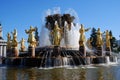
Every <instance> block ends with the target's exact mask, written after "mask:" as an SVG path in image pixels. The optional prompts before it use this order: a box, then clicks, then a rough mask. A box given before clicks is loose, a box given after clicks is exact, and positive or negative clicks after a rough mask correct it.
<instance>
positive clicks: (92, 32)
mask: <svg viewBox="0 0 120 80" xmlns="http://www.w3.org/2000/svg"><path fill="white" fill-rule="evenodd" d="M90 40H92V42H91V45H92V47H93V48H95V47H96V40H97V34H96V29H95V28H92V31H91V36H90Z"/></svg>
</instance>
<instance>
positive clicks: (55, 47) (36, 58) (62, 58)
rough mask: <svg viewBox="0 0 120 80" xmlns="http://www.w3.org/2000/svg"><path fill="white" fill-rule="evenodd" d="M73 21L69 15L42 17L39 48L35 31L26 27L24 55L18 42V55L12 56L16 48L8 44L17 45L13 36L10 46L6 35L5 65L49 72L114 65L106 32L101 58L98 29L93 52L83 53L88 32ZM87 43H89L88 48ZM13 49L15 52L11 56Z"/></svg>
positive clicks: (85, 51)
mask: <svg viewBox="0 0 120 80" xmlns="http://www.w3.org/2000/svg"><path fill="white" fill-rule="evenodd" d="M74 19H75V17H74V16H72V15H70V14H63V15H62V14H53V15H48V16H46V23H45V26H44V28H43V29H44V30H43V29H42V32H43V33H42V32H41V33H42V34H41V35H42V36H40V39H39V40H40V41H39V46H38V42H37V41H36V37H35V36H34V32H35V31H36V28H33V27H32V26H30V29H29V30H25V32H26V34H28V35H29V36H28V43H29V46H28V51H25V49H24V48H25V46H24V39H22V41H21V50H20V52H19V55H18V53H17V52H15V51H16V50H17V48H16V47H17V46H13V47H12V48H11V47H10V44H11V43H12V44H15V43H17V41H16V37H14V34H13V37H14V38H15V41H12V42H10V37H9V36H10V34H9V35H8V42H7V43H8V45H7V46H8V49H7V54H9V55H8V57H6V60H5V64H7V65H17V66H21V65H22V66H27V67H43V68H49V67H61V66H62V67H68V66H69V67H70V66H71V67H74V66H79V65H89V64H100V63H109V62H116V57H115V56H112V55H111V50H110V42H109V41H110V38H111V37H110V36H109V34H108V30H107V31H106V53H105V55H104V54H103V43H104V42H103V40H102V34H104V33H102V32H101V31H100V28H98V30H97V32H96V34H97V41H96V45H97V47H96V50H92V48H91V49H90V52H87V49H86V38H85V32H87V31H89V30H90V28H87V29H85V28H84V26H83V24H81V25H80V29H78V27H77V26H79V25H78V24H75V23H73V21H74ZM75 28H76V29H75ZM14 38H13V40H14ZM37 39H38V38H37ZM22 42H23V44H22ZM90 42H91V41H90V40H89V42H88V43H89V45H90ZM76 43H77V44H76ZM90 46H91V45H90ZM13 48H15V49H16V50H14V52H13ZM11 50H12V52H11ZM91 51H92V54H91ZM13 54H15V55H13ZM88 54H89V55H88ZM11 55H12V56H11Z"/></svg>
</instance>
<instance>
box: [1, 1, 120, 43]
mask: <svg viewBox="0 0 120 80" xmlns="http://www.w3.org/2000/svg"><path fill="white" fill-rule="evenodd" d="M56 7H57V8H60V10H61V13H65V12H66V11H67V10H69V9H73V10H74V11H75V12H76V13H77V15H78V17H79V19H78V22H79V23H80V24H84V26H85V28H88V27H91V28H92V27H94V28H96V29H97V28H98V27H100V28H101V31H102V32H104V31H105V30H112V32H113V36H115V37H116V38H117V39H120V37H119V35H120V28H119V27H120V0H0V23H1V24H2V27H3V38H4V39H5V40H6V39H7V37H6V35H7V32H12V31H13V30H14V29H17V31H18V41H20V40H21V38H22V37H24V38H25V39H27V36H28V35H27V34H26V33H25V29H29V27H30V25H31V26H33V27H34V26H37V27H38V29H39V33H40V30H41V27H42V25H44V23H43V22H44V21H43V20H44V16H45V14H46V11H47V10H48V9H51V10H53V9H54V8H56ZM90 33H91V32H90V31H89V32H87V33H86V35H87V37H89V36H90Z"/></svg>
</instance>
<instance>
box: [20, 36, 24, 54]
mask: <svg viewBox="0 0 120 80" xmlns="http://www.w3.org/2000/svg"><path fill="white" fill-rule="evenodd" d="M24 42H25V40H24V38H22V40H21V41H20V45H21V47H20V48H21V50H20V51H22V52H24V51H25V44H24Z"/></svg>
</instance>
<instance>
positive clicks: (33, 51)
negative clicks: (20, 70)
mask: <svg viewBox="0 0 120 80" xmlns="http://www.w3.org/2000/svg"><path fill="white" fill-rule="evenodd" d="M28 53H29V56H31V57H35V47H32V46H29V47H28Z"/></svg>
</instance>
